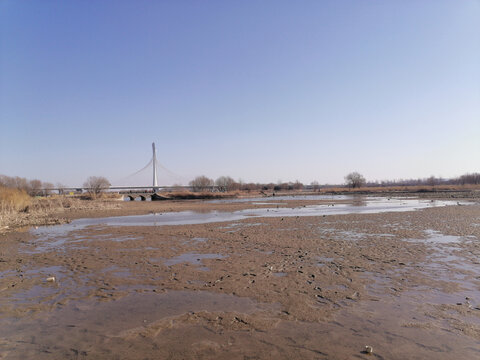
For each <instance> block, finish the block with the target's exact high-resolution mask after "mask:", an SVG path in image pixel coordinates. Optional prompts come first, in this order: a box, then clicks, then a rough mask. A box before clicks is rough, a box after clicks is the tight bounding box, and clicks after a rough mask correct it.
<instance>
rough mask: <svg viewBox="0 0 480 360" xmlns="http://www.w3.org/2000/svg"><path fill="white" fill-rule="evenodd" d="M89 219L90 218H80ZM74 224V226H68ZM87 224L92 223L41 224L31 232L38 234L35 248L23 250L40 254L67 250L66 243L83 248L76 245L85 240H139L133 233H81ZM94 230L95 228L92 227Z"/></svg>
mask: <svg viewBox="0 0 480 360" xmlns="http://www.w3.org/2000/svg"><path fill="white" fill-rule="evenodd" d="M80 220H88V219H80ZM68 225H72V226H68ZM87 226H91V225H84V226H83V225H81V224H64V225H54V226H41V227H38V228H36V229H32V230H30V233H31V234H33V235H35V236H36V239H35V240H34V244H35V249H34V250H27V249H23V250H22V251H21V252H23V253H25V254H38V253H43V252H47V251H62V250H65V244H67V243H68V244H69V245H71V246H72V248H73V247H74V248H76V249H82V248H85V247H82V246H80V245H75V244H77V243H80V242H83V241H97V240H102V239H104V240H109V241H115V242H123V241H130V240H137V239H138V237H135V236H131V235H124V236H116V237H112V235H110V234H89V235H85V234H80V233H76V231H79V230H83V229H85V228H86V227H87ZM92 230H94V229H93V228H92Z"/></svg>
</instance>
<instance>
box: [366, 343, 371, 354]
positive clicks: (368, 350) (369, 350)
mask: <svg viewBox="0 0 480 360" xmlns="http://www.w3.org/2000/svg"><path fill="white" fill-rule="evenodd" d="M365 352H366V353H367V354H369V355H371V354H372V353H373V347H371V346H369V345H365Z"/></svg>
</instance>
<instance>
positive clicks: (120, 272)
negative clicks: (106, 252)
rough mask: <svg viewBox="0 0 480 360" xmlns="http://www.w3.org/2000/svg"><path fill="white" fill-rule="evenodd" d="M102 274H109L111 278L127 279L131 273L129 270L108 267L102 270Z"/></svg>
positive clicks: (113, 266) (114, 266)
mask: <svg viewBox="0 0 480 360" xmlns="http://www.w3.org/2000/svg"><path fill="white" fill-rule="evenodd" d="M102 273H111V274H112V275H113V276H117V277H122V278H129V277H131V276H132V273H131V271H130V270H129V269H126V268H120V267H118V266H116V265H112V266H109V267H107V268H104V269H103V270H102Z"/></svg>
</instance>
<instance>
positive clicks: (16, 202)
mask: <svg viewBox="0 0 480 360" xmlns="http://www.w3.org/2000/svg"><path fill="white" fill-rule="evenodd" d="M30 202H31V198H30V196H29V195H28V194H27V192H26V191H25V190H20V189H12V188H7V187H3V186H0V212H1V213H2V214H3V213H6V212H18V211H25V209H27V207H28V205H30Z"/></svg>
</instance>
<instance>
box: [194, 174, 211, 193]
mask: <svg viewBox="0 0 480 360" xmlns="http://www.w3.org/2000/svg"><path fill="white" fill-rule="evenodd" d="M189 185H190V186H191V187H192V191H194V192H198V191H207V190H210V191H211V190H212V188H213V185H214V181H213V180H212V179H210V178H208V177H206V176H203V175H202V176H197V177H196V178H195V179H193V180H192V181H190V183H189Z"/></svg>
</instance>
